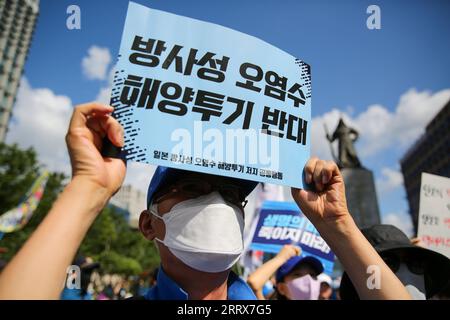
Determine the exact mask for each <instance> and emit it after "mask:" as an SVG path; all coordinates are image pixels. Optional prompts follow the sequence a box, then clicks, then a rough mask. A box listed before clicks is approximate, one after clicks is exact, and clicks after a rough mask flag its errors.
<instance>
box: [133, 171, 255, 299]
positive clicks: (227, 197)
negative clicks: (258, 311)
mask: <svg viewBox="0 0 450 320" xmlns="http://www.w3.org/2000/svg"><path fill="white" fill-rule="evenodd" d="M255 186H256V183H255V182H251V181H245V180H240V179H232V178H226V177H219V176H212V175H206V174H200V173H193V172H189V171H184V170H178V169H172V168H165V167H158V168H157V170H156V172H155V174H154V176H153V179H152V181H151V182H150V186H149V191H148V194H147V202H148V210H145V211H143V212H142V214H141V217H140V221H139V226H140V229H141V232H142V233H143V234H144V236H145V237H146V238H147V239H149V240H154V241H155V245H156V246H157V248H158V250H159V253H160V256H161V268H160V270H159V273H158V280H157V283H158V285H157V286H156V287H154V288H152V289H151V290H149V291H148V292H147V294H146V295H145V298H146V299H152V300H153V299H230V300H231V299H233V300H234V299H255V296H254V295H253V293H252V291H251V290H250V288H248V286H247V285H246V284H245V283H244V282H243V281H242V280H241V279H240V278H239V277H237V276H236V275H235V274H233V273H232V272H230V269H231V267H232V266H233V265H234V264H235V263H236V261H237V260H238V259H239V258H240V255H241V253H242V251H243V230H244V211H243V203H244V201H245V197H246V196H247V195H248V194H249V193H250V192H251V191H252V190H253V188H254V187H255ZM193 279H195V281H193Z"/></svg>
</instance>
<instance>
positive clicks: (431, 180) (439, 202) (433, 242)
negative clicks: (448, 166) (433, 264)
mask: <svg viewBox="0 0 450 320" xmlns="http://www.w3.org/2000/svg"><path fill="white" fill-rule="evenodd" d="M418 221H419V225H418V232H417V235H418V237H419V238H420V239H421V240H422V243H423V244H424V245H425V246H426V247H427V248H429V249H431V250H434V251H437V252H439V253H442V254H444V255H446V256H447V257H448V258H450V179H449V178H446V177H441V176H437V175H434V174H429V173H422V183H421V186H420V207H419V220H418Z"/></svg>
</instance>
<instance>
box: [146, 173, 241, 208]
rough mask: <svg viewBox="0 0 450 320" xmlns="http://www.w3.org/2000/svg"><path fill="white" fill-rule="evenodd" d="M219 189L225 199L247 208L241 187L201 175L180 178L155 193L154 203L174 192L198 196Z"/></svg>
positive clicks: (193, 196) (190, 196)
mask: <svg viewBox="0 0 450 320" xmlns="http://www.w3.org/2000/svg"><path fill="white" fill-rule="evenodd" d="M213 191H217V192H219V193H220V195H221V196H222V197H223V199H224V200H225V201H227V202H229V203H231V204H234V205H236V206H237V207H239V208H245V206H246V205H247V202H248V201H247V200H245V199H244V200H242V198H241V191H240V188H239V187H238V186H236V185H234V184H229V183H226V181H224V180H220V181H216V183H214V182H213V181H208V180H206V179H203V178H200V177H186V178H182V179H180V180H178V181H177V182H175V183H174V184H172V185H170V187H168V188H165V189H162V190H161V191H158V192H157V193H156V194H155V197H154V200H153V201H152V203H154V204H158V203H160V202H161V201H164V200H165V199H168V198H170V197H171V196H173V194H174V193H182V194H183V195H185V196H187V197H189V198H197V197H199V196H202V195H205V194H209V193H211V192H213Z"/></svg>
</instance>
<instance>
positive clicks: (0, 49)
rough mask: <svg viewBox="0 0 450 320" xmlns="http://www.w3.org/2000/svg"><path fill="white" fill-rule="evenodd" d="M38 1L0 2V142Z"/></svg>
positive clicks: (12, 102) (16, 86) (18, 79)
mask: <svg viewBox="0 0 450 320" xmlns="http://www.w3.org/2000/svg"><path fill="white" fill-rule="evenodd" d="M38 13H39V0H0V142H3V141H4V140H5V136H6V133H7V130H8V123H9V119H10V117H11V113H12V107H13V105H14V101H15V99H16V93H17V89H18V87H19V82H20V77H21V75H22V72H23V66H24V64H25V60H26V57H27V54H28V50H29V48H30V44H31V39H32V36H33V31H34V28H35V26H36V21H37V17H38Z"/></svg>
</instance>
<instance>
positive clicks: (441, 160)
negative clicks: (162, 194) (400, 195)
mask: <svg viewBox="0 0 450 320" xmlns="http://www.w3.org/2000/svg"><path fill="white" fill-rule="evenodd" d="M400 164H401V167H402V173H403V179H404V183H405V189H406V195H407V197H408V203H409V213H410V215H411V218H412V221H413V224H414V230H415V232H416V233H417V221H418V212H419V200H420V178H421V174H422V172H426V173H432V174H436V175H439V176H444V177H450V101H449V102H447V104H446V105H445V106H444V107H443V108H442V109H441V111H440V112H439V113H438V114H437V115H436V116H435V117H434V118H433V120H431V121H430V123H429V124H428V125H427V127H426V130H425V133H424V134H423V135H422V137H420V138H419V140H418V141H417V142H416V143H415V144H414V145H413V146H412V147H411V148H410V149H409V150H408V151H407V152H406V154H405V155H404V156H403V158H402V159H401V160H400Z"/></svg>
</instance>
